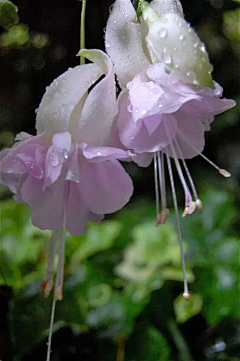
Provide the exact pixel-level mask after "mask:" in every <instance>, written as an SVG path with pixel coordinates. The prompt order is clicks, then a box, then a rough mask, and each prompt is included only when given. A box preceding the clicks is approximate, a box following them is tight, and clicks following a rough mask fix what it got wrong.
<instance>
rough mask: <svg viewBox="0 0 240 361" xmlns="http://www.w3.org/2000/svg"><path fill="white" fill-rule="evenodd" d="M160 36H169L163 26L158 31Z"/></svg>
mask: <svg viewBox="0 0 240 361" xmlns="http://www.w3.org/2000/svg"><path fill="white" fill-rule="evenodd" d="M158 36H159V37H160V38H162V39H164V38H166V36H167V29H165V28H162V29H160V30H159V31H158Z"/></svg>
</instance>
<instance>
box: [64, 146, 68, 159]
mask: <svg viewBox="0 0 240 361" xmlns="http://www.w3.org/2000/svg"><path fill="white" fill-rule="evenodd" d="M63 158H64V159H65V160H67V159H68V151H67V149H63Z"/></svg>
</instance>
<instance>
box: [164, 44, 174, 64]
mask: <svg viewBox="0 0 240 361" xmlns="http://www.w3.org/2000/svg"><path fill="white" fill-rule="evenodd" d="M162 61H163V63H165V64H171V62H172V57H171V55H170V54H169V53H168V51H167V49H166V48H164V49H163V53H162Z"/></svg>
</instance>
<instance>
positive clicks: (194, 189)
mask: <svg viewBox="0 0 240 361" xmlns="http://www.w3.org/2000/svg"><path fill="white" fill-rule="evenodd" d="M170 131H171V133H172V135H173V132H172V129H171V128H170ZM174 142H175V144H176V146H177V149H178V152H179V154H180V156H181V159H182V163H183V167H184V169H185V172H186V173H187V177H188V180H189V183H190V185H191V188H192V192H193V194H194V198H195V203H196V207H197V210H198V211H199V212H202V211H203V204H202V201H201V200H200V199H199V198H198V194H197V190H196V187H195V184H194V182H193V179H192V176H191V174H190V172H189V169H188V166H187V164H186V162H185V160H184V158H183V155H182V151H181V148H180V146H179V144H178V141H177V139H176V138H175V137H174Z"/></svg>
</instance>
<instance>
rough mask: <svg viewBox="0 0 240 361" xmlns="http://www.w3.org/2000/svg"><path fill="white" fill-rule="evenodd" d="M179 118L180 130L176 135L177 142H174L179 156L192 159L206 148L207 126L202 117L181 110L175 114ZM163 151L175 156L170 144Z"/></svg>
mask: <svg viewBox="0 0 240 361" xmlns="http://www.w3.org/2000/svg"><path fill="white" fill-rule="evenodd" d="M174 117H175V118H176V120H177V126H178V131H177V134H176V137H175V140H176V141H177V144H178V146H179V148H180V151H179V148H178V147H177V146H176V143H175V142H173V145H174V149H175V152H176V154H177V157H178V158H184V159H190V158H193V157H195V156H197V155H198V154H199V153H201V152H202V151H203V149H204V145H205V139H204V133H205V130H206V129H205V126H204V124H203V123H202V121H201V120H200V119H197V118H193V117H192V116H189V115H188V114H186V113H184V112H183V111H182V110H179V111H178V112H177V113H175V114H174ZM163 151H164V152H165V153H167V154H169V155H171V156H173V152H172V148H171V146H170V145H169V146H168V147H166V148H165V149H163Z"/></svg>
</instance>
